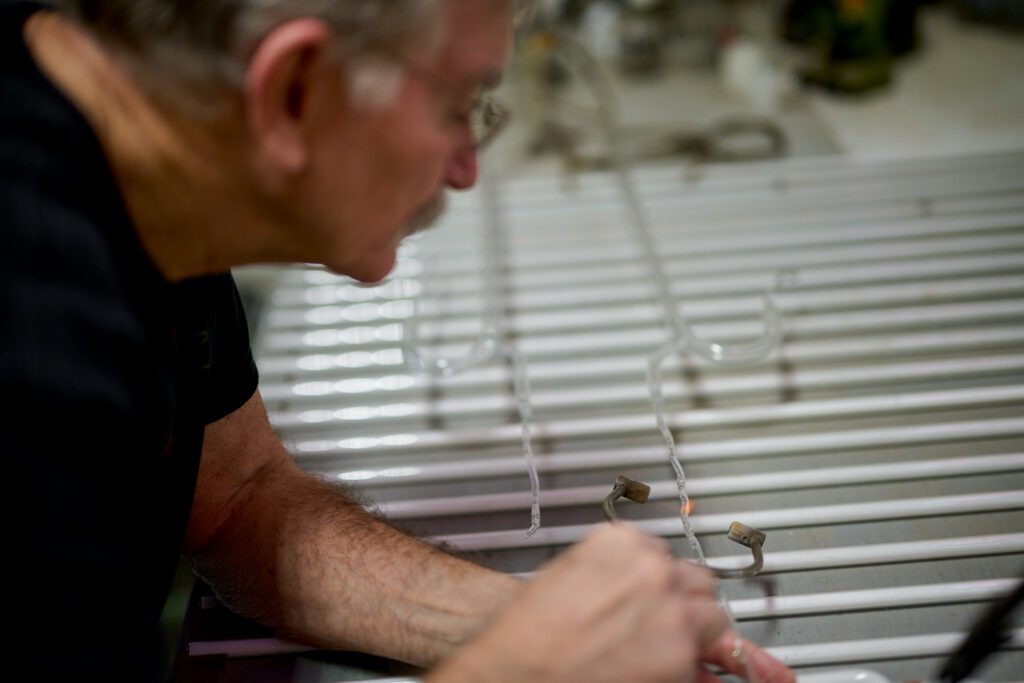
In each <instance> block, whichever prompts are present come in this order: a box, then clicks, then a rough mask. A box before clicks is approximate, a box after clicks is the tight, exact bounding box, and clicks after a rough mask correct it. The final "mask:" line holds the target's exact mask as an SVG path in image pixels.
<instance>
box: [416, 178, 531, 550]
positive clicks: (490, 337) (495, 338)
mask: <svg viewBox="0 0 1024 683" xmlns="http://www.w3.org/2000/svg"><path fill="white" fill-rule="evenodd" d="M480 190H481V196H482V201H483V209H484V210H483V223H484V245H483V251H484V270H483V273H484V275H485V277H483V282H482V289H483V308H482V313H481V315H482V318H483V328H482V330H481V332H480V334H479V336H477V338H476V339H475V340H474V341H473V343H472V344H471V345H470V347H469V348H468V349H467V350H466V352H465V353H463V354H462V355H460V356H452V357H447V358H446V357H439V356H433V357H432V356H429V355H427V354H425V353H423V351H422V350H421V348H420V344H419V336H418V331H417V327H418V323H417V321H418V315H417V313H418V310H419V307H418V305H416V303H415V300H414V309H413V310H414V313H413V316H412V317H411V318H410V319H409V320H407V321H406V323H405V330H404V333H403V335H402V352H403V354H404V357H405V362H406V366H407V367H408V368H409V369H410V370H411V371H413V372H418V373H426V374H428V375H432V376H435V377H437V376H440V377H453V376H455V375H458V374H459V373H461V372H463V371H465V370H468V369H470V368H474V367H478V366H480V365H483V364H484V363H486V362H488V361H492V360H503V361H504V362H505V363H506V364H507V365H508V366H509V367H510V368H511V372H512V389H513V393H514V394H515V402H516V411H517V412H518V414H519V424H520V427H521V441H522V450H523V459H524V461H525V463H526V468H527V471H528V472H529V475H530V493H531V496H532V501H531V504H530V527H529V529H528V530H527V532H526V535H527V536H532V535H533V534H534V533H535V532H536V531H537V529H539V528H540V479H539V477H538V475H537V465H536V462H535V459H534V456H533V446H532V439H531V433H532V426H533V409H532V407H531V404H530V375H529V371H528V368H527V363H526V358H525V357H524V356H523V355H522V354H521V353H520V352H519V350H518V349H516V348H515V347H514V346H512V345H511V344H509V343H507V342H506V341H505V340H506V338H507V335H506V334H505V321H504V317H503V315H504V311H505V310H506V306H505V303H504V298H505V277H504V272H505V271H504V268H503V267H502V263H501V254H502V252H503V249H502V226H501V214H500V206H499V199H498V190H497V187H496V184H495V182H494V180H493V179H492V178H491V177H490V176H489V175H487V174H486V173H484V174H481V177H480Z"/></svg>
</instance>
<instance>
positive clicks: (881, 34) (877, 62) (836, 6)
mask: <svg viewBox="0 0 1024 683" xmlns="http://www.w3.org/2000/svg"><path fill="white" fill-rule="evenodd" d="M893 1H895V2H900V1H902V2H904V3H905V2H907V1H908V0H794V1H793V2H791V3H790V5H789V7H788V8H787V11H786V16H785V23H784V27H783V34H784V36H785V37H786V39H787V40H789V41H790V42H796V43H801V44H806V45H811V46H813V47H814V48H816V50H817V52H818V55H819V64H818V66H816V67H814V68H812V69H808V70H806V71H804V72H803V73H802V74H801V78H802V80H803V81H804V82H805V83H807V84H809V85H813V86H817V87H821V88H824V89H826V90H830V91H833V92H840V93H850V94H855V93H864V92H869V91H872V90H875V89H877V88H880V87H883V86H885V85H888V83H889V82H890V81H891V80H892V72H893V53H894V51H895V50H894V47H895V46H894V45H893V44H892V41H891V40H890V38H891V36H892V20H893V18H894V17H895V16H896V15H895V14H894V12H893ZM911 1H912V0H911Z"/></svg>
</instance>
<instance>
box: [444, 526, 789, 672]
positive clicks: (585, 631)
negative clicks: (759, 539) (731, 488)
mask: <svg viewBox="0 0 1024 683" xmlns="http://www.w3.org/2000/svg"><path fill="white" fill-rule="evenodd" d="M729 628H730V624H729V619H728V617H727V616H726V614H725V612H724V611H723V609H722V608H721V607H720V606H719V605H718V604H717V603H716V601H715V581H714V578H713V577H712V575H711V574H710V573H709V572H707V571H706V570H704V569H702V568H700V567H697V566H695V565H693V564H691V563H689V562H684V561H681V560H677V559H675V558H673V557H672V556H671V554H670V552H669V548H668V546H667V545H666V544H665V543H664V542H663V541H662V540H661V539H656V538H652V537H649V536H646V535H644V534H642V533H640V532H638V531H636V530H634V529H632V528H630V527H628V526H624V525H613V526H607V527H603V528H601V529H600V530H598V531H596V532H594V533H593V534H591V535H590V536H589V537H588V538H587V539H586V540H584V541H583V542H582V543H580V544H579V545H577V546H576V547H574V548H572V549H570V550H569V551H568V552H566V553H565V554H564V555H563V556H561V557H560V558H559V559H558V560H556V561H555V562H553V563H552V564H551V565H550V566H549V567H548V568H547V570H545V571H544V572H543V573H541V574H540V575H539V576H538V577H537V579H536V580H535V581H534V582H533V583H532V584H530V585H529V587H528V588H526V589H525V590H524V591H523V592H522V593H521V594H520V595H519V596H518V597H517V598H516V599H515V601H514V602H513V604H512V606H511V607H509V608H508V609H507V610H506V611H505V612H504V613H503V614H502V615H501V616H500V617H499V618H498V619H497V620H496V621H495V622H494V623H493V624H492V625H491V627H490V628H489V629H487V630H486V631H485V632H484V633H483V634H481V635H480V636H479V637H478V638H477V639H476V640H475V641H473V642H472V643H470V644H469V645H468V646H466V647H465V648H463V649H462V650H461V651H459V652H457V653H456V654H455V655H454V656H453V657H452V658H450V659H449V660H448V661H446V662H445V663H444V664H443V665H442V666H441V667H440V668H438V669H437V670H435V671H434V672H433V673H432V674H431V675H430V676H429V677H428V679H427V681H430V682H432V683H441V682H442V681H443V682H444V683H456V682H460V681H476V682H484V681H487V682H495V683H497V682H498V681H510V682H511V681H532V682H534V683H571V682H577V681H587V682H588V683H601V682H603V681H608V682H609V683H611V682H616V683H617V682H618V681H623V680H632V681H645V682H647V681H651V682H654V681H672V682H673V683H679V681H709V680H711V681H713V680H715V677H714V676H713V675H712V674H710V673H709V672H707V671H705V670H702V669H701V667H700V665H699V663H700V662H701V661H705V662H708V663H712V664H715V665H717V666H719V667H721V668H722V669H724V670H726V671H728V672H730V673H734V674H737V675H739V676H742V677H746V676H747V674H748V670H747V665H746V664H744V661H743V658H742V657H736V656H733V650H734V646H735V640H736V637H735V635H734V633H733V632H732V631H730V630H729ZM742 652H743V653H744V655H743V656H744V657H746V659H747V661H748V662H749V664H750V666H751V667H752V668H753V675H752V676H751V679H752V680H757V681H758V682H759V683H766V682H767V681H772V683H790V682H792V681H794V680H795V678H794V676H793V674H792V672H790V671H789V669H787V668H786V667H784V666H783V665H781V664H779V663H778V662H776V661H775V660H774V659H772V658H771V657H770V656H769V655H768V654H767V653H765V652H764V651H763V650H761V649H760V648H757V647H756V646H754V645H752V644H750V643H744V644H743V648H742Z"/></svg>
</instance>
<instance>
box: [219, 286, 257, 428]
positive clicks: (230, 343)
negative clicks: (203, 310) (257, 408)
mask: <svg viewBox="0 0 1024 683" xmlns="http://www.w3.org/2000/svg"><path fill="white" fill-rule="evenodd" d="M211 281H212V283H213V287H214V298H215V301H216V309H215V316H214V320H213V326H212V329H211V335H210V336H211V339H212V341H213V344H212V349H211V351H212V358H211V362H210V391H209V395H208V397H207V408H206V423H207V424H210V423H211V422H216V421H217V420H219V419H221V418H222V417H226V416H227V415H230V414H231V413H233V412H235V411H236V410H238V409H239V408H241V407H242V405H243V404H244V403H245V402H246V401H248V400H249V399H250V398H251V397H252V395H253V394H254V393H256V386H257V384H258V383H259V373H258V371H257V369H256V362H255V361H254V360H253V357H252V349H251V348H250V346H249V330H248V326H247V323H246V319H245V309H244V308H243V307H242V299H241V297H240V296H239V294H238V287H237V286H236V285H235V280H234V278H233V277H231V275H229V274H227V275H218V276H215V277H213V278H211Z"/></svg>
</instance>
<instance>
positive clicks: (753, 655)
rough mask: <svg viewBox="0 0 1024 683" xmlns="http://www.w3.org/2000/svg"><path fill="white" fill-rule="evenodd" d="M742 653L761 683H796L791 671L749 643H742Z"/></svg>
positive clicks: (794, 675)
mask: <svg viewBox="0 0 1024 683" xmlns="http://www.w3.org/2000/svg"><path fill="white" fill-rule="evenodd" d="M743 651H744V652H745V653H746V655H747V661H748V662H749V663H750V666H751V667H752V668H753V670H754V674H755V675H756V676H757V678H758V680H759V681H761V683H796V674H795V673H793V670H792V669H790V668H789V667H788V666H786V665H785V664H783V663H782V662H780V661H779V660H777V659H775V657H772V656H771V655H770V654H768V653H767V652H766V651H765V650H764V649H762V648H760V647H758V646H757V645H755V644H754V643H751V642H750V641H743Z"/></svg>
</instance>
